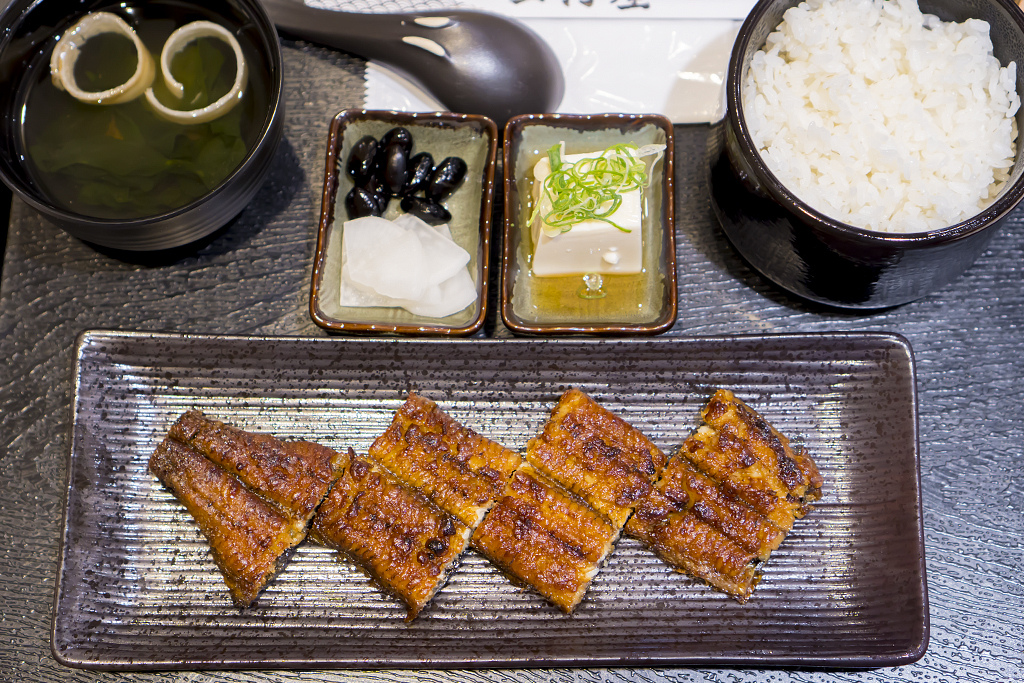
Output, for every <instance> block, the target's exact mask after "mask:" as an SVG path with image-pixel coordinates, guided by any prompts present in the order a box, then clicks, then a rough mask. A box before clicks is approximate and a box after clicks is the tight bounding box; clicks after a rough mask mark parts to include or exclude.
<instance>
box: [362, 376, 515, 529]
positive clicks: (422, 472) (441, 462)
mask: <svg viewBox="0 0 1024 683" xmlns="http://www.w3.org/2000/svg"><path fill="white" fill-rule="evenodd" d="M369 454H370V456H371V457H372V458H374V459H375V460H377V461H378V462H379V463H381V464H382V465H383V466H384V467H386V468H387V469H388V470H390V471H391V472H392V473H394V474H395V476H397V477H398V478H399V479H401V480H402V481H403V482H404V483H405V484H406V485H408V486H411V487H414V488H416V489H418V490H419V491H421V492H422V493H423V494H424V495H425V496H426V497H427V498H429V499H430V500H431V501H432V502H433V503H434V504H435V505H437V506H438V507H439V508H441V509H442V510H444V511H445V512H447V513H449V514H451V515H455V516H456V517H458V518H459V520H461V521H462V523H463V524H465V525H466V526H468V527H470V528H471V529H475V528H476V526H477V524H479V523H480V520H481V519H483V517H484V515H485V514H486V513H487V511H488V510H489V509H490V507H491V505H493V504H494V500H495V498H497V497H498V495H499V494H500V493H501V491H502V488H504V486H505V482H506V481H508V478H509V477H510V476H511V475H512V472H513V471H515V469H516V467H518V466H519V463H520V462H521V458H520V457H519V454H518V453H515V452H514V451H510V450H509V449H507V448H504V447H503V446H501V445H499V444H497V443H495V442H493V441H490V440H489V439H485V438H484V437H482V436H480V435H479V434H477V433H476V432H474V431H473V430H472V429H469V428H467V427H465V426H463V425H462V424H460V423H459V422H458V421H456V420H454V419H453V418H452V417H451V416H449V415H448V414H447V413H445V412H444V411H443V410H441V409H440V408H439V407H438V406H437V404H436V403H434V402H433V401H431V400H429V399H427V398H423V397H422V396H418V395H416V394H415V393H410V394H409V397H408V399H407V400H406V402H405V403H404V404H403V405H402V406H401V407H400V408H399V409H398V410H397V411H396V412H395V416H394V419H393V420H392V421H391V424H390V425H389V426H388V428H387V429H386V430H385V431H384V433H383V434H381V435H380V436H379V437H378V438H377V439H376V440H375V441H374V442H373V445H371V446H370V450H369Z"/></svg>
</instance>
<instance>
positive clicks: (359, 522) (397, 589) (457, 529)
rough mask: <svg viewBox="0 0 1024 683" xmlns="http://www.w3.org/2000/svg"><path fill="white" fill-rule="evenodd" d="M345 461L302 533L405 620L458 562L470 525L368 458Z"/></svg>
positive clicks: (429, 596) (353, 456)
mask: <svg viewBox="0 0 1024 683" xmlns="http://www.w3.org/2000/svg"><path fill="white" fill-rule="evenodd" d="M349 460H350V463H351V464H350V465H349V467H348V470H347V471H346V472H345V474H344V475H343V476H342V477H341V479H339V480H338V482H337V483H336V484H335V485H334V487H333V488H332V489H331V492H330V494H328V496H327V498H326V500H324V502H323V504H322V505H321V506H320V509H319V510H318V511H317V513H316V515H315V516H314V517H313V523H312V526H311V528H310V537H311V538H312V539H313V540H314V541H316V542H318V543H321V544H323V545H325V546H328V547H330V548H334V549H335V550H338V551H340V552H341V553H342V554H344V555H345V556H347V557H349V558H350V559H351V560H352V561H353V562H355V563H356V564H357V565H359V566H360V567H361V568H362V569H363V571H365V572H366V573H367V574H368V575H369V576H370V578H371V579H373V581H374V582H375V583H376V584H377V586H378V587H380V588H381V589H382V590H383V591H384V592H385V593H388V594H390V595H394V596H396V597H398V598H399V599H400V600H402V601H403V602H404V603H405V604H406V606H407V608H408V610H407V616H406V621H412V620H413V619H415V618H416V615H418V614H419V613H420V611H421V610H422V609H423V608H424V607H425V606H426V605H427V603H429V602H430V600H431V599H432V598H433V597H434V595H435V594H436V593H437V591H438V590H440V589H441V587H442V586H443V585H444V584H445V582H446V581H447V580H448V576H449V575H450V574H451V573H452V572H453V571H454V570H455V568H456V567H457V566H458V562H459V559H460V558H461V556H462V554H463V552H464V551H465V550H466V546H467V544H468V543H469V537H470V533H471V530H470V529H469V527H468V526H466V525H465V524H463V523H462V522H461V521H460V520H459V519H458V518H457V517H455V516H454V515H450V514H448V513H446V512H444V511H442V510H440V509H438V508H437V507H436V506H435V505H433V504H432V503H431V502H430V501H429V500H427V498H425V497H424V496H423V495H422V494H421V493H419V492H418V491H416V490H415V489H412V488H410V487H408V486H406V485H404V484H403V483H402V482H401V481H400V480H398V479H397V478H396V477H395V476H394V475H393V474H391V473H390V472H389V471H388V470H386V469H385V468H383V467H381V466H380V464H378V463H377V462H375V461H374V460H373V459H372V458H369V457H360V456H357V455H356V454H355V452H354V451H352V450H351V449H350V450H349Z"/></svg>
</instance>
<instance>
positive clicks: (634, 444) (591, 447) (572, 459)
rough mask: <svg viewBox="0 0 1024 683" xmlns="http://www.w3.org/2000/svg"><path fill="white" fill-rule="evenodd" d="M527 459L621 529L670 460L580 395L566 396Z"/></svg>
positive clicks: (532, 443) (575, 391)
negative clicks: (634, 507)
mask: <svg viewBox="0 0 1024 683" xmlns="http://www.w3.org/2000/svg"><path fill="white" fill-rule="evenodd" d="M526 459H527V460H528V461H529V462H530V464H532V465H533V466H534V467H536V468H537V469H538V470H540V471H541V472H543V473H544V474H546V475H548V476H549V477H551V478H552V479H554V480H555V481H557V482H558V483H559V484H561V485H562V486H565V487H566V488H568V489H569V490H570V491H572V492H573V493H575V494H576V495H578V496H580V497H581V498H582V499H583V500H585V501H586V502H587V503H589V504H590V506H591V507H593V508H594V509H595V510H597V511H598V512H600V513H601V514H602V515H604V516H605V517H607V518H608V519H609V520H610V521H611V522H612V524H613V525H614V526H615V528H616V529H621V528H622V525H623V524H625V523H626V519H627V518H628V517H629V515H630V513H631V512H632V510H633V506H634V505H635V504H636V502H637V501H638V500H641V499H642V498H643V497H644V496H646V495H647V494H648V493H649V492H650V491H651V489H652V484H653V482H654V480H655V479H656V478H657V477H658V474H659V473H660V472H661V470H662V468H663V467H664V466H665V463H666V462H667V460H668V458H666V456H665V454H664V453H662V452H661V451H660V450H659V449H658V448H657V447H656V446H655V445H654V444H653V443H651V442H650V441H649V440H648V439H647V437H645V436H644V435H643V434H641V433H640V432H639V431H638V430H637V429H636V428H634V427H633V426H631V425H630V424H629V423H627V422H626V421H625V420H623V419H621V418H620V417H618V416H616V415H614V414H612V413H611V412H609V411H608V410H606V409H605V408H603V407H601V406H599V405H598V404H597V403H595V402H594V401H593V400H592V399H591V398H590V397H589V396H587V395H586V394H585V393H583V392H582V391H580V390H579V389H570V390H568V391H566V392H565V393H564V394H562V397H561V399H560V400H559V401H558V404H557V405H556V406H555V408H554V409H553V410H552V412H551V417H550V419H548V421H547V423H546V424H545V425H544V430H543V432H541V434H540V435H539V436H537V437H535V438H533V439H531V440H530V442H529V444H528V445H527V450H526Z"/></svg>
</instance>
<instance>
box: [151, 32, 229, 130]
mask: <svg viewBox="0 0 1024 683" xmlns="http://www.w3.org/2000/svg"><path fill="white" fill-rule="evenodd" d="M200 38H219V39H220V40H223V41H224V42H225V43H227V44H228V45H229V46H230V47H231V50H232V51H233V52H234V54H235V82H234V83H233V84H232V86H231V90H229V91H228V92H227V94H225V95H224V96H223V97H221V98H220V99H218V100H217V101H216V102H213V103H212V104H209V105H207V106H205V107H203V108H201V109H191V110H178V109H171V108H170V107H167V106H165V105H164V104H163V103H162V102H160V100H158V99H157V98H156V94H155V93H154V92H153V88H152V87H149V88H147V89H146V101H147V102H149V104H150V106H151V107H153V110H154V111H156V113H157V114H159V115H160V116H162V117H163V118H165V119H167V120H169V121H174V122H176V123H182V124H186V125H188V124H194V123H206V122H207V121H212V120H214V119H216V118H218V117H220V116H223V115H224V114H227V113H228V112H229V111H231V109H233V108H234V106H235V105H236V104H238V103H239V102H240V101H241V99H242V96H243V95H245V83H246V79H247V77H248V67H247V65H246V63H245V57H244V56H243V55H242V46H241V45H239V44H238V40H237V39H236V38H235V36H234V35H232V34H231V32H230V31H228V30H227V29H226V28H224V27H223V26H221V25H220V24H215V23H213V22H212V21H193V22H192V23H190V24H185V25H184V26H182V27H181V28H179V29H177V30H176V31H175V32H174V33H172V34H171V35H170V37H169V38H167V42H165V43H164V47H163V50H161V52H160V69H161V70H162V71H163V77H164V84H165V85H166V86H167V89H168V90H169V91H170V92H171V94H172V95H174V96H175V97H176V98H178V99H179V100H180V99H181V98H183V97H184V96H185V86H184V85H182V84H181V83H179V82H178V81H177V80H176V79H175V78H174V76H172V75H171V60H172V59H173V58H174V57H175V55H177V54H178V53H179V52H181V51H182V50H184V49H185V47H186V46H187V45H188V44H189V43H191V42H193V41H196V40H199V39H200Z"/></svg>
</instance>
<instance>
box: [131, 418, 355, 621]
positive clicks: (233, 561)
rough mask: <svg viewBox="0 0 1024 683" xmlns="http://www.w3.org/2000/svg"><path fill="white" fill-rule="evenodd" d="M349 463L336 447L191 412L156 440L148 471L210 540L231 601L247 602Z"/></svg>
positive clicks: (295, 542) (293, 543)
mask: <svg viewBox="0 0 1024 683" xmlns="http://www.w3.org/2000/svg"><path fill="white" fill-rule="evenodd" d="M345 464H346V461H345V457H344V456H343V455H341V454H339V453H337V452H336V451H334V450H332V449H330V448H326V447H324V446H320V445H317V444H313V443H309V442H305V441H293V442H286V441H281V440H279V439H277V438H275V437H273V436H269V435H265V434H253V433H250V432H245V431H242V430H240V429H237V428H235V427H231V426H229V425H226V424H224V423H222V422H218V421H216V420H211V419H209V418H207V417H206V416H204V415H203V414H202V413H201V412H198V411H190V412H187V413H185V414H184V415H182V416H181V417H179V418H178V419H177V421H176V422H175V423H174V425H173V426H172V427H171V429H170V431H169V433H168V435H167V437H166V438H165V439H164V440H163V441H162V442H161V443H160V444H159V445H158V446H157V448H156V450H155V451H154V453H153V455H152V456H151V457H150V459H149V470H150V472H152V473H153V475H155V476H156V477H157V479H159V480H160V482H161V483H162V484H163V485H164V486H166V487H167V488H168V489H169V490H170V492H171V493H172V494H173V495H174V496H175V498H177V499H178V501H179V502H180V503H181V504H182V505H184V506H185V509H186V510H188V512H189V513H190V514H191V515H192V517H193V519H194V520H195V521H196V523H197V525H198V526H199V529H200V530H201V531H202V533H203V535H204V536H205V537H206V539H207V540H208V541H209V543H210V550H211V554H212V556H213V559H214V562H216V564H217V566H218V568H219V569H220V571H221V573H222V574H223V576H224V581H225V583H226V584H227V586H228V589H229V591H230V592H231V598H232V601H233V602H234V603H235V605H237V606H238V607H248V606H249V605H251V604H252V603H253V602H254V601H255V600H256V597H257V595H259V593H260V591H261V590H263V588H264V587H265V586H266V585H267V583H269V582H270V580H271V579H272V578H273V577H274V576H275V575H276V574H277V572H278V571H279V570H280V569H281V567H282V566H283V564H284V562H285V560H286V558H287V557H288V554H289V552H290V551H291V550H292V549H293V548H294V547H295V546H296V545H298V544H299V543H300V542H301V541H302V540H303V539H304V538H305V536H306V528H307V525H308V524H309V521H310V519H311V517H312V515H313V512H314V511H315V509H316V507H317V505H319V503H320V501H321V500H322V499H323V498H324V496H326V495H327V492H328V490H329V489H330V487H331V485H332V484H333V482H334V481H335V479H337V477H339V476H340V475H341V472H342V471H343V469H344V467H345Z"/></svg>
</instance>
